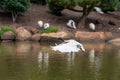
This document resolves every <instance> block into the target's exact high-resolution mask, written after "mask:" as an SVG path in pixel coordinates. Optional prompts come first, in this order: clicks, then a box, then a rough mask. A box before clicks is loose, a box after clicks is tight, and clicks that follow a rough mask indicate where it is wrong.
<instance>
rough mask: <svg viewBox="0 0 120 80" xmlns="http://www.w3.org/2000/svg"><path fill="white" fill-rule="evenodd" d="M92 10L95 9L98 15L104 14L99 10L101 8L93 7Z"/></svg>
mask: <svg viewBox="0 0 120 80" xmlns="http://www.w3.org/2000/svg"><path fill="white" fill-rule="evenodd" d="M94 9H95V10H96V11H97V12H98V13H100V14H104V12H103V11H102V10H101V8H99V7H94Z"/></svg>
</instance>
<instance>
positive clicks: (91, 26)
mask: <svg viewBox="0 0 120 80" xmlns="http://www.w3.org/2000/svg"><path fill="white" fill-rule="evenodd" d="M89 28H90V29H91V30H92V31H94V32H95V24H94V23H90V24H89Z"/></svg>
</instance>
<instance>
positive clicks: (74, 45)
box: [52, 39, 85, 53]
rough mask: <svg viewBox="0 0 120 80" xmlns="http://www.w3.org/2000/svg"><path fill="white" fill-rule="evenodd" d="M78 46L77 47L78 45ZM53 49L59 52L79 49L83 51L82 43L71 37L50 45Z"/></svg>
mask: <svg viewBox="0 0 120 80" xmlns="http://www.w3.org/2000/svg"><path fill="white" fill-rule="evenodd" d="M78 46H79V47H78ZM52 49H53V50H54V51H60V52H63V53H64V52H69V53H70V52H78V51H79V50H80V49H81V50H82V51H83V52H85V49H84V47H83V45H82V44H81V43H79V42H77V41H75V40H73V39H70V40H65V41H64V42H63V43H61V44H58V45H56V46H52Z"/></svg>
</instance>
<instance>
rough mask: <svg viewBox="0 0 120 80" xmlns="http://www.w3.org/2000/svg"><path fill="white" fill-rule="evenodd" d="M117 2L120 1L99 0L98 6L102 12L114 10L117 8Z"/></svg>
mask: <svg viewBox="0 0 120 80" xmlns="http://www.w3.org/2000/svg"><path fill="white" fill-rule="evenodd" d="M119 3H120V1H119V0H101V5H100V7H101V8H102V10H103V11H104V12H106V11H115V10H118V7H119Z"/></svg>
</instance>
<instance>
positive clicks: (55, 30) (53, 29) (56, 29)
mask: <svg viewBox="0 0 120 80" xmlns="http://www.w3.org/2000/svg"><path fill="white" fill-rule="evenodd" d="M57 31H58V28H55V27H54V28H47V29H43V30H41V33H53V32H57Z"/></svg>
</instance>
